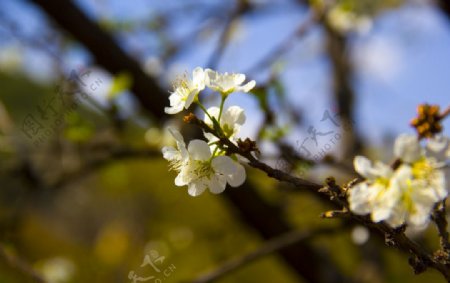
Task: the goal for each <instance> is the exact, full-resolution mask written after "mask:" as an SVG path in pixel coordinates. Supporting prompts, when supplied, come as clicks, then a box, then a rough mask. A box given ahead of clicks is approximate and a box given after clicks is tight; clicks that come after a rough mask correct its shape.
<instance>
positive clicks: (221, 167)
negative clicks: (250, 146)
mask: <svg viewBox="0 0 450 283" xmlns="http://www.w3.org/2000/svg"><path fill="white" fill-rule="evenodd" d="M211 166H212V168H213V169H214V171H215V172H218V173H220V174H223V175H225V176H226V175H232V174H235V173H236V170H237V166H236V163H235V162H234V161H233V160H232V159H231V158H230V157H228V156H217V157H214V158H213V160H212V161H211Z"/></svg>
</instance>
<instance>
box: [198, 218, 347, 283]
mask: <svg viewBox="0 0 450 283" xmlns="http://www.w3.org/2000/svg"><path fill="white" fill-rule="evenodd" d="M339 228H340V227H339ZM337 231H341V230H340V229H337V228H336V227H327V228H321V229H317V230H314V231H309V232H305V231H292V232H290V233H287V234H284V235H281V236H279V237H277V238H274V239H271V240H269V241H267V242H266V243H264V245H263V246H261V247H260V248H259V249H257V250H256V251H253V252H250V253H248V254H246V255H244V256H241V257H238V258H235V259H231V260H229V261H227V262H225V263H224V264H222V265H221V266H220V267H218V268H217V269H215V270H213V271H211V272H208V273H206V274H204V275H202V276H200V277H199V278H197V279H195V280H193V281H192V283H208V282H213V281H215V280H218V279H220V278H222V277H224V276H226V275H228V274H230V273H231V272H233V271H235V270H237V269H239V268H241V267H244V266H245V265H247V264H249V263H252V262H254V261H256V260H258V259H260V258H262V257H264V256H267V255H269V254H272V253H274V252H277V251H279V250H281V249H284V248H287V247H289V246H292V245H293V244H296V243H298V242H303V241H307V240H310V239H311V238H315V237H316V236H319V235H323V234H329V233H333V232H337Z"/></svg>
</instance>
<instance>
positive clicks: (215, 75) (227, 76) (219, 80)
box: [205, 69, 256, 95]
mask: <svg viewBox="0 0 450 283" xmlns="http://www.w3.org/2000/svg"><path fill="white" fill-rule="evenodd" d="M205 74H206V85H207V86H208V87H209V88H211V89H213V90H215V91H218V92H220V93H222V94H224V95H227V94H230V93H232V92H235V91H236V92H237V91H243V92H249V91H250V90H251V89H253V88H254V87H255V85H256V82H255V81H254V80H252V81H249V82H248V83H246V84H244V85H242V84H243V83H244V81H245V75H244V74H237V73H219V72H216V71H214V70H211V69H206V70H205Z"/></svg>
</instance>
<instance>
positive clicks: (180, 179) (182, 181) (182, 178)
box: [175, 172, 189, 187]
mask: <svg viewBox="0 0 450 283" xmlns="http://www.w3.org/2000/svg"><path fill="white" fill-rule="evenodd" d="M188 183H189V180H188V179H187V178H186V175H185V173H184V172H180V173H179V174H178V175H177V177H176V178H175V185H176V186H178V187H182V186H186V185H187V184H188Z"/></svg>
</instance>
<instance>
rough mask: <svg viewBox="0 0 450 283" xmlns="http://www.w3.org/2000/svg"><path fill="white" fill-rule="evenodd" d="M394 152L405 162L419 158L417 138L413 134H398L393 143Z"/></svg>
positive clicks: (419, 150) (420, 152) (419, 151)
mask: <svg viewBox="0 0 450 283" xmlns="http://www.w3.org/2000/svg"><path fill="white" fill-rule="evenodd" d="M394 154H395V156H396V157H397V158H400V159H401V160H403V161H404V162H407V163H412V162H414V161H416V160H418V159H420V157H421V154H422V149H421V147H420V143H419V140H418V139H417V137H416V136H414V135H407V134H402V135H400V136H398V138H397V139H396V140H395V144H394Z"/></svg>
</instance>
